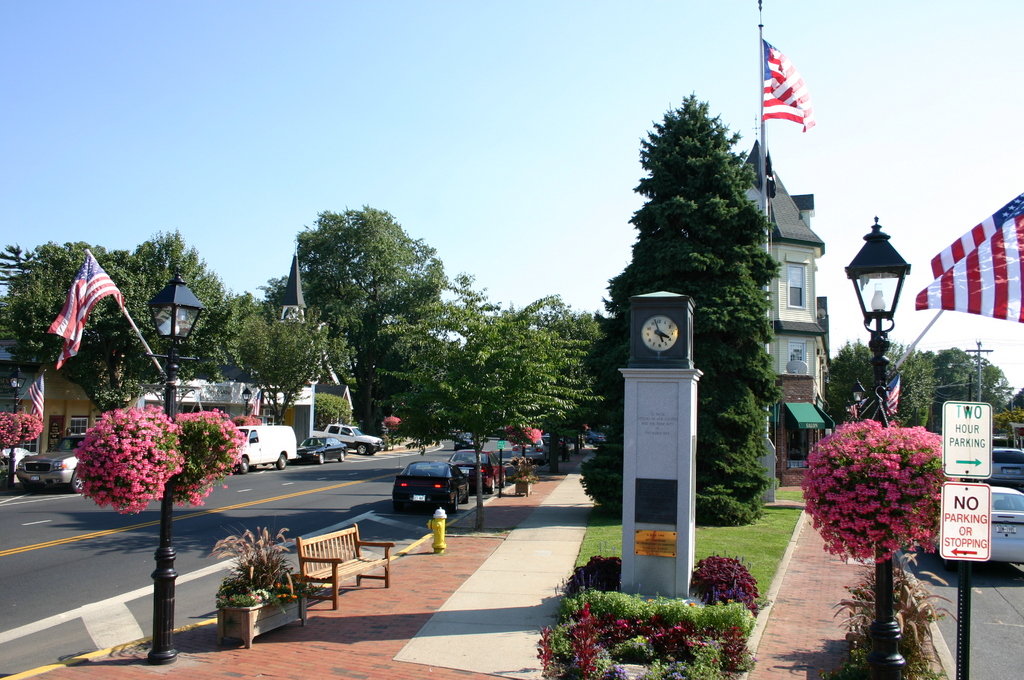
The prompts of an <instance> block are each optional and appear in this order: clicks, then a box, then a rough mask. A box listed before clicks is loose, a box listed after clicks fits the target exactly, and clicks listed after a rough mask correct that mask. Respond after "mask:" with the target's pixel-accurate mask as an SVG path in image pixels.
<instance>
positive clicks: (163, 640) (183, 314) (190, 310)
mask: <svg viewBox="0 0 1024 680" xmlns="http://www.w3.org/2000/svg"><path fill="white" fill-rule="evenodd" d="M149 310H150V313H151V314H152V316H153V325H154V326H155V327H156V332H157V334H158V335H159V336H160V337H162V338H167V339H169V340H170V341H171V349H170V351H169V352H168V353H167V356H166V357H163V358H165V359H166V362H165V363H164V413H166V414H167V417H168V418H169V419H170V420H172V421H173V420H174V419H175V418H176V417H177V415H178V368H179V366H180V362H181V359H182V357H181V356H179V354H178V344H179V343H181V342H182V341H183V340H186V339H188V336H189V335H190V334H191V333H192V329H193V328H194V327H195V324H196V321H197V320H198V319H199V315H200V313H201V312H202V311H203V303H201V302H200V301H199V299H198V298H197V297H196V296H195V294H194V293H193V292H192V291H191V290H189V289H188V286H186V285H185V282H184V281H183V280H182V279H181V276H180V275H179V274H175V275H174V278H173V279H171V281H170V282H169V283H168V284H167V285H166V286H165V287H164V289H163V290H161V291H160V292H159V293H157V295H156V297H154V298H153V299H152V300H150V301H149ZM175 481H176V477H171V479H169V480H168V481H167V484H166V485H165V486H164V495H163V498H162V499H161V501H160V545H159V547H158V548H157V550H156V553H155V554H154V559H155V560H156V569H155V570H154V571H153V645H152V647H151V648H150V650H149V655H148V656H147V660H148V661H149V663H150V664H153V665H157V666H159V665H166V664H170V663H174V661H175V659H177V658H178V650H176V649H175V648H174V582H175V580H176V579H177V578H178V572H177V571H175V569H174V558H175V557H176V556H177V553H176V552H175V550H174V541H173V535H172V528H173V518H172V513H173V510H174V485H175Z"/></svg>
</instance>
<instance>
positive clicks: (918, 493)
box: [803, 420, 944, 561]
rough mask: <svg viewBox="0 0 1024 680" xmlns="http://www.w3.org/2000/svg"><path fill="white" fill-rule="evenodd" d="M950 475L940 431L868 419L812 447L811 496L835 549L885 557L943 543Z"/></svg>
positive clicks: (819, 524)
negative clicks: (941, 531) (944, 500)
mask: <svg viewBox="0 0 1024 680" xmlns="http://www.w3.org/2000/svg"><path fill="white" fill-rule="evenodd" d="M943 480H944V475H943V472H942V440H941V438H940V437H939V435H937V434H934V433H932V432H928V431H927V430H925V429H924V428H922V427H888V428H886V427H882V425H881V424H880V423H878V422H876V421H874V420H862V421H858V422H852V423H845V424H843V425H840V426H839V427H838V428H836V431H835V433H834V434H832V435H831V436H829V437H826V438H825V439H822V440H821V441H820V442H818V444H817V445H815V447H814V448H813V449H812V450H811V454H810V456H808V459H807V474H806V476H805V477H804V481H803V489H804V499H805V500H806V502H807V512H808V514H810V515H811V518H812V519H813V521H814V527H815V528H816V529H818V531H819V532H820V533H821V537H822V538H823V539H824V540H825V549H826V550H828V552H830V553H832V554H833V555H839V556H842V557H852V558H856V559H875V560H877V561H881V560H885V559H888V558H889V557H891V556H892V555H893V553H895V552H896V551H897V550H901V549H909V548H913V547H921V548H923V549H925V550H928V551H934V550H935V548H934V541H935V535H936V534H937V532H938V528H939V513H940V507H939V506H940V504H941V495H942V482H943Z"/></svg>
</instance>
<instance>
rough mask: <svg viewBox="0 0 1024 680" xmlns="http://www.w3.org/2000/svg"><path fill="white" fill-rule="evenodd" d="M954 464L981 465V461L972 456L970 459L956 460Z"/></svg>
mask: <svg viewBox="0 0 1024 680" xmlns="http://www.w3.org/2000/svg"><path fill="white" fill-rule="evenodd" d="M956 464H957V465H981V461H980V460H978V459H977V458H972V459H971V460H958V461H957V462H956Z"/></svg>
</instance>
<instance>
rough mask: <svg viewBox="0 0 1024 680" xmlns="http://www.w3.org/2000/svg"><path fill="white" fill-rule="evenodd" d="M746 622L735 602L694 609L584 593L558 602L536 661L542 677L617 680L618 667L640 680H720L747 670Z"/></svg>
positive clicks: (749, 622)
mask: <svg viewBox="0 0 1024 680" xmlns="http://www.w3.org/2000/svg"><path fill="white" fill-rule="evenodd" d="M754 621H755V619H754V616H753V615H752V614H751V613H750V611H749V610H748V609H747V607H746V606H745V605H743V604H741V603H739V602H732V603H728V604H713V605H699V604H695V603H693V602H687V601H684V600H679V599H672V598H653V599H651V598H644V597H642V596H639V595H629V594H626V593H620V592H606V591H600V590H591V589H587V590H583V591H581V592H579V593H578V594H576V595H573V596H569V597H565V598H563V600H562V603H561V608H560V611H559V623H558V625H556V626H555V627H553V628H546V629H544V630H543V631H542V637H541V642H540V653H539V654H538V656H539V658H540V659H541V661H542V663H543V670H544V676H545V677H548V678H580V679H581V680H605V679H615V678H625V677H627V676H626V671H625V668H624V665H625V664H639V665H642V666H645V667H646V670H645V671H644V673H643V675H641V676H639V677H640V678H644V679H645V680H659V679H665V680H667V679H671V678H690V677H700V678H728V677H729V676H730V675H734V674H738V673H742V672H744V671H747V670H749V669H750V668H752V667H753V658H752V656H751V654H750V652H749V651H748V650H747V638H748V637H749V636H750V633H751V631H752V630H753V627H754Z"/></svg>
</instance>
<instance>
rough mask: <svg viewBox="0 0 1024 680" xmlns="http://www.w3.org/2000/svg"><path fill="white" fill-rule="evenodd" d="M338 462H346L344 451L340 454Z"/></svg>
mask: <svg viewBox="0 0 1024 680" xmlns="http://www.w3.org/2000/svg"><path fill="white" fill-rule="evenodd" d="M338 462H339V463H344V462H345V453H344V452H342V453H339V454H338Z"/></svg>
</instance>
